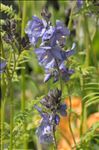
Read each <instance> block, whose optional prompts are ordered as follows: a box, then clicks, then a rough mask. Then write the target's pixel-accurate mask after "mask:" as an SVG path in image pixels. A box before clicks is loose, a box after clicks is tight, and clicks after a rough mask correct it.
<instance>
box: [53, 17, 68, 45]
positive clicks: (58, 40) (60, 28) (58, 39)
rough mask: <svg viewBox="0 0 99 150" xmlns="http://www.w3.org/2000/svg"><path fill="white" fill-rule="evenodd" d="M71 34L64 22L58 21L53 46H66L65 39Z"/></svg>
mask: <svg viewBox="0 0 99 150" xmlns="http://www.w3.org/2000/svg"><path fill="white" fill-rule="evenodd" d="M69 34H70V31H69V30H68V29H67V28H66V27H65V25H64V24H63V22H61V21H59V20H57V21H56V26H55V31H54V34H53V36H52V38H51V41H50V43H51V46H54V45H56V44H59V45H62V46H64V45H65V41H66V39H65V37H66V36H67V35H69Z"/></svg>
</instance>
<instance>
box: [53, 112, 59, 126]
mask: <svg viewBox="0 0 99 150" xmlns="http://www.w3.org/2000/svg"><path fill="white" fill-rule="evenodd" d="M54 120H55V124H56V125H58V124H59V122H60V117H59V115H58V114H56V115H55V118H54Z"/></svg>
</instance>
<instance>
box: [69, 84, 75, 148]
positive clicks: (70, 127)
mask: <svg viewBox="0 0 99 150" xmlns="http://www.w3.org/2000/svg"><path fill="white" fill-rule="evenodd" d="M67 91H68V96H69V103H70V110H69V129H70V132H71V135H72V138H73V141H74V146H75V147H76V148H77V144H76V140H75V136H74V133H73V130H72V126H71V112H72V103H71V94H70V90H69V86H68V84H67Z"/></svg>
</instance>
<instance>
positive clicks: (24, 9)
mask: <svg viewBox="0 0 99 150" xmlns="http://www.w3.org/2000/svg"><path fill="white" fill-rule="evenodd" d="M26 3H27V1H23V10H22V26H21V37H23V36H24V33H25V32H24V31H25V23H26V5H27V4H26ZM23 65H25V64H23ZM21 75H22V79H21V85H22V94H21V110H22V112H24V111H25V99H26V97H25V70H23V69H22V71H21ZM24 132H26V123H25V124H24ZM23 142H24V149H25V150H26V149H27V140H26V139H24V140H23Z"/></svg>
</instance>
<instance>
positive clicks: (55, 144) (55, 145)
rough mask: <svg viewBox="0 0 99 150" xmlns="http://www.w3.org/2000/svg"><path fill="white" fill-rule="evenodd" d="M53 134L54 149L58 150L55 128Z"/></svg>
mask: <svg viewBox="0 0 99 150" xmlns="http://www.w3.org/2000/svg"><path fill="white" fill-rule="evenodd" d="M53 136H54V150H57V143H56V136H55V131H54V130H53Z"/></svg>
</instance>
